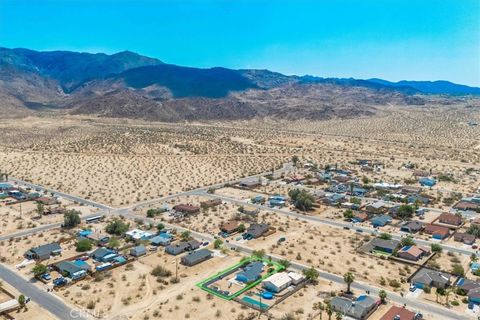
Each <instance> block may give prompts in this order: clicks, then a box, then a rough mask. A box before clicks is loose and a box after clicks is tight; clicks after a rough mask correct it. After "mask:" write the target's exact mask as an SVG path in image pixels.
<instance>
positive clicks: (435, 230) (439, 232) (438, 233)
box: [424, 223, 450, 240]
mask: <svg viewBox="0 0 480 320" xmlns="http://www.w3.org/2000/svg"><path fill="white" fill-rule="evenodd" d="M424 232H425V233H427V234H431V235H432V238H434V239H440V240H442V239H445V238H446V237H448V236H449V235H450V229H449V228H447V227H442V226H438V225H435V224H431V223H428V224H426V225H425V228H424Z"/></svg>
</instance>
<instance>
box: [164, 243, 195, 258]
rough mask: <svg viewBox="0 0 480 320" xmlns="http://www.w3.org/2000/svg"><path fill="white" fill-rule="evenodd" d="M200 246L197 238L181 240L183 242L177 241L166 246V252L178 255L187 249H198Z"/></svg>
mask: <svg viewBox="0 0 480 320" xmlns="http://www.w3.org/2000/svg"><path fill="white" fill-rule="evenodd" d="M199 247H200V242H198V241H197V240H190V241H181V242H177V243H174V244H170V245H168V246H166V247H165V252H166V253H169V254H171V255H174V256H176V255H179V254H180V253H183V252H185V251H192V250H196V249H198V248H199Z"/></svg>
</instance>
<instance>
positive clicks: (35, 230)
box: [0, 211, 106, 241]
mask: <svg viewBox="0 0 480 320" xmlns="http://www.w3.org/2000/svg"><path fill="white" fill-rule="evenodd" d="M105 213H106V211H99V212H97V213H95V214H89V215H87V216H83V217H81V219H82V220H86V219H88V218H91V217H95V216H98V215H102V214H105ZM61 226H62V223H61V222H58V223H50V224H45V225H42V226H38V227H35V228H31V229H25V230H21V231H18V232H15V233H10V234H6V235H0V241H4V240H9V239H15V238H21V237H25V236H30V235H32V234H35V233H39V232H43V231H47V230H51V229H55V228H60V227H61Z"/></svg>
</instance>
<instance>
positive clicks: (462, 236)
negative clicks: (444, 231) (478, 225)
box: [453, 232, 475, 245]
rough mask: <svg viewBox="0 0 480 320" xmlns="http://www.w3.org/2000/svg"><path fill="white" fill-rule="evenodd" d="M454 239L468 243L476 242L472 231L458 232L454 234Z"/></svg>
mask: <svg viewBox="0 0 480 320" xmlns="http://www.w3.org/2000/svg"><path fill="white" fill-rule="evenodd" d="M453 240H455V241H458V242H463V243H465V244H468V245H472V244H474V243H475V236H474V235H473V234H470V233H465V232H457V233H455V234H454V235H453Z"/></svg>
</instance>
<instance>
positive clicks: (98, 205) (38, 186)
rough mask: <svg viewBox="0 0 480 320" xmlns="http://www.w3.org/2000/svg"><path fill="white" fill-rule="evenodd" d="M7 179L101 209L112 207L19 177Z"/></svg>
mask: <svg viewBox="0 0 480 320" xmlns="http://www.w3.org/2000/svg"><path fill="white" fill-rule="evenodd" d="M9 181H12V182H15V183H17V184H19V185H24V186H27V187H29V188H32V189H37V190H41V191H46V192H49V193H53V194H54V195H55V196H60V197H62V198H65V199H68V200H70V201H75V202H78V203H80V204H84V205H89V206H92V207H95V208H99V209H103V210H106V209H113V208H112V207H109V206H107V205H104V204H101V203H98V202H95V201H92V200H87V199H83V198H81V197H78V196H74V195H71V194H68V193H64V192H60V191H57V190H53V189H49V188H45V187H42V186H40V185H37V184H33V183H30V182H26V181H23V180H19V179H15V178H10V177H9Z"/></svg>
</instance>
